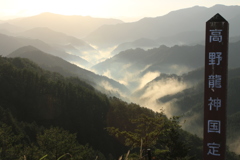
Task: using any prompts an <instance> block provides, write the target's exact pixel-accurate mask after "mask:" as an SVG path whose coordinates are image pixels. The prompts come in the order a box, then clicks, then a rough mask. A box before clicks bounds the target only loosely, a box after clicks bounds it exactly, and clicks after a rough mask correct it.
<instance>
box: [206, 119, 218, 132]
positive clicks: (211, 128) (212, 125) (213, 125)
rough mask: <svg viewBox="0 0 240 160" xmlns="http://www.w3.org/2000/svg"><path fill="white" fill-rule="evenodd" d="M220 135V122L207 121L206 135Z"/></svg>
mask: <svg viewBox="0 0 240 160" xmlns="http://www.w3.org/2000/svg"><path fill="white" fill-rule="evenodd" d="M210 132H214V133H219V134H220V133H221V121H219V120H208V133H210Z"/></svg>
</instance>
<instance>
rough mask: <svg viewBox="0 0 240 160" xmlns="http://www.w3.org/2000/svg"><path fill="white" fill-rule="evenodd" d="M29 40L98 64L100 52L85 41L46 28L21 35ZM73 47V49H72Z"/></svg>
mask: <svg viewBox="0 0 240 160" xmlns="http://www.w3.org/2000/svg"><path fill="white" fill-rule="evenodd" d="M18 35H20V36H22V37H27V38H33V39H39V40H41V41H43V42H46V43H48V44H50V45H51V46H53V47H54V48H56V49H58V50H61V51H64V52H66V53H69V54H71V55H76V56H79V57H81V58H84V59H85V60H87V61H88V62H90V63H93V64H94V63H96V61H97V58H96V57H97V56H98V55H99V52H98V51H97V50H96V49H94V48H93V47H91V46H90V45H89V44H88V43H86V42H85V41H83V40H81V39H78V38H76V37H73V36H69V35H66V34H64V33H61V32H56V31H53V30H51V29H49V28H46V27H38V28H33V29H30V30H27V31H25V32H22V33H19V34H18ZM70 46H71V47H70Z"/></svg>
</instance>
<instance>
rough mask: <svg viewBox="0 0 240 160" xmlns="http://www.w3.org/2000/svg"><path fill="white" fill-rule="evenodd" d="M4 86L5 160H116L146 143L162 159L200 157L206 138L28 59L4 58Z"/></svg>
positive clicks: (0, 103) (0, 67) (0, 64)
mask: <svg viewBox="0 0 240 160" xmlns="http://www.w3.org/2000/svg"><path fill="white" fill-rule="evenodd" d="M0 88H1V90H0V97H1V99H0V109H1V112H0V113H1V116H0V117H1V118H0V125H1V129H0V136H1V137H2V138H1V140H0V143H1V154H0V159H2V160H5V159H11V160H14V159H24V157H28V159H40V158H41V157H43V156H46V158H45V159H49V160H50V159H57V158H59V157H61V156H62V159H64V158H65V159H69V157H72V159H93V158H96V156H97V157H98V159H117V158H118V157H119V156H120V155H122V154H124V153H126V152H127V151H128V150H129V149H130V150H131V154H130V155H129V156H131V157H139V149H137V148H139V147H140V146H141V139H142V140H143V143H142V146H144V149H147V148H151V149H152V150H153V154H154V155H155V157H156V158H157V159H162V158H164V159H174V158H177V157H178V159H179V158H180V159H184V158H188V159H192V158H193V157H194V159H201V156H202V155H201V144H202V141H201V139H199V138H198V137H197V136H194V135H191V134H189V133H187V132H185V131H183V130H182V129H181V126H180V124H179V123H178V118H177V117H174V118H172V119H167V118H166V116H164V114H163V113H156V112H153V111H151V110H150V109H147V108H143V107H140V106H139V105H137V104H133V103H130V104H129V103H126V102H124V101H122V100H120V99H118V98H115V97H107V96H106V95H104V94H102V93H100V92H98V91H96V90H95V89H94V88H93V87H92V86H90V85H88V84H87V83H85V82H83V81H81V80H79V79H78V78H75V77H63V76H61V75H60V74H58V73H54V72H49V71H45V70H43V69H41V68H40V67H39V66H37V65H36V64H34V63H33V62H31V61H29V60H27V59H22V58H4V57H0ZM150 124H151V125H150ZM149 126H152V127H150V128H149ZM147 128H148V129H147ZM146 131H147V132H146ZM126 133H127V134H126ZM111 135H112V136H111ZM117 135H118V136H117ZM114 137H115V138H116V139H115V138H114ZM151 138H152V141H149V139H151ZM147 139H148V140H147ZM196 144H197V145H196ZM144 154H146V152H143V154H142V155H144ZM228 156H229V159H236V158H237V156H236V155H234V154H233V153H231V154H230V153H229V154H228ZM234 157H235V158H234Z"/></svg>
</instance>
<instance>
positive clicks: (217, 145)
mask: <svg viewBox="0 0 240 160" xmlns="http://www.w3.org/2000/svg"><path fill="white" fill-rule="evenodd" d="M228 32H229V25H228V22H227V21H226V20H225V19H224V18H223V17H222V16H221V15H220V14H216V15H215V16H213V17H212V18H211V19H210V20H209V21H207V22H206V44H205V45H206V46H205V79H204V80H205V83H204V85H205V86H204V136H203V137H204V141H203V145H204V146H203V152H204V155H203V158H204V160H225V151H226V115H227V114H226V112H227V72H228Z"/></svg>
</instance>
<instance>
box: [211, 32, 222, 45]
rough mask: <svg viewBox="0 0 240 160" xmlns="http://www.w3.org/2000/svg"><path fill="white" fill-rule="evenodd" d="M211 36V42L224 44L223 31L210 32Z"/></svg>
mask: <svg viewBox="0 0 240 160" xmlns="http://www.w3.org/2000/svg"><path fill="white" fill-rule="evenodd" d="M210 32H211V35H210V37H209V42H222V30H221V29H214V30H210Z"/></svg>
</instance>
